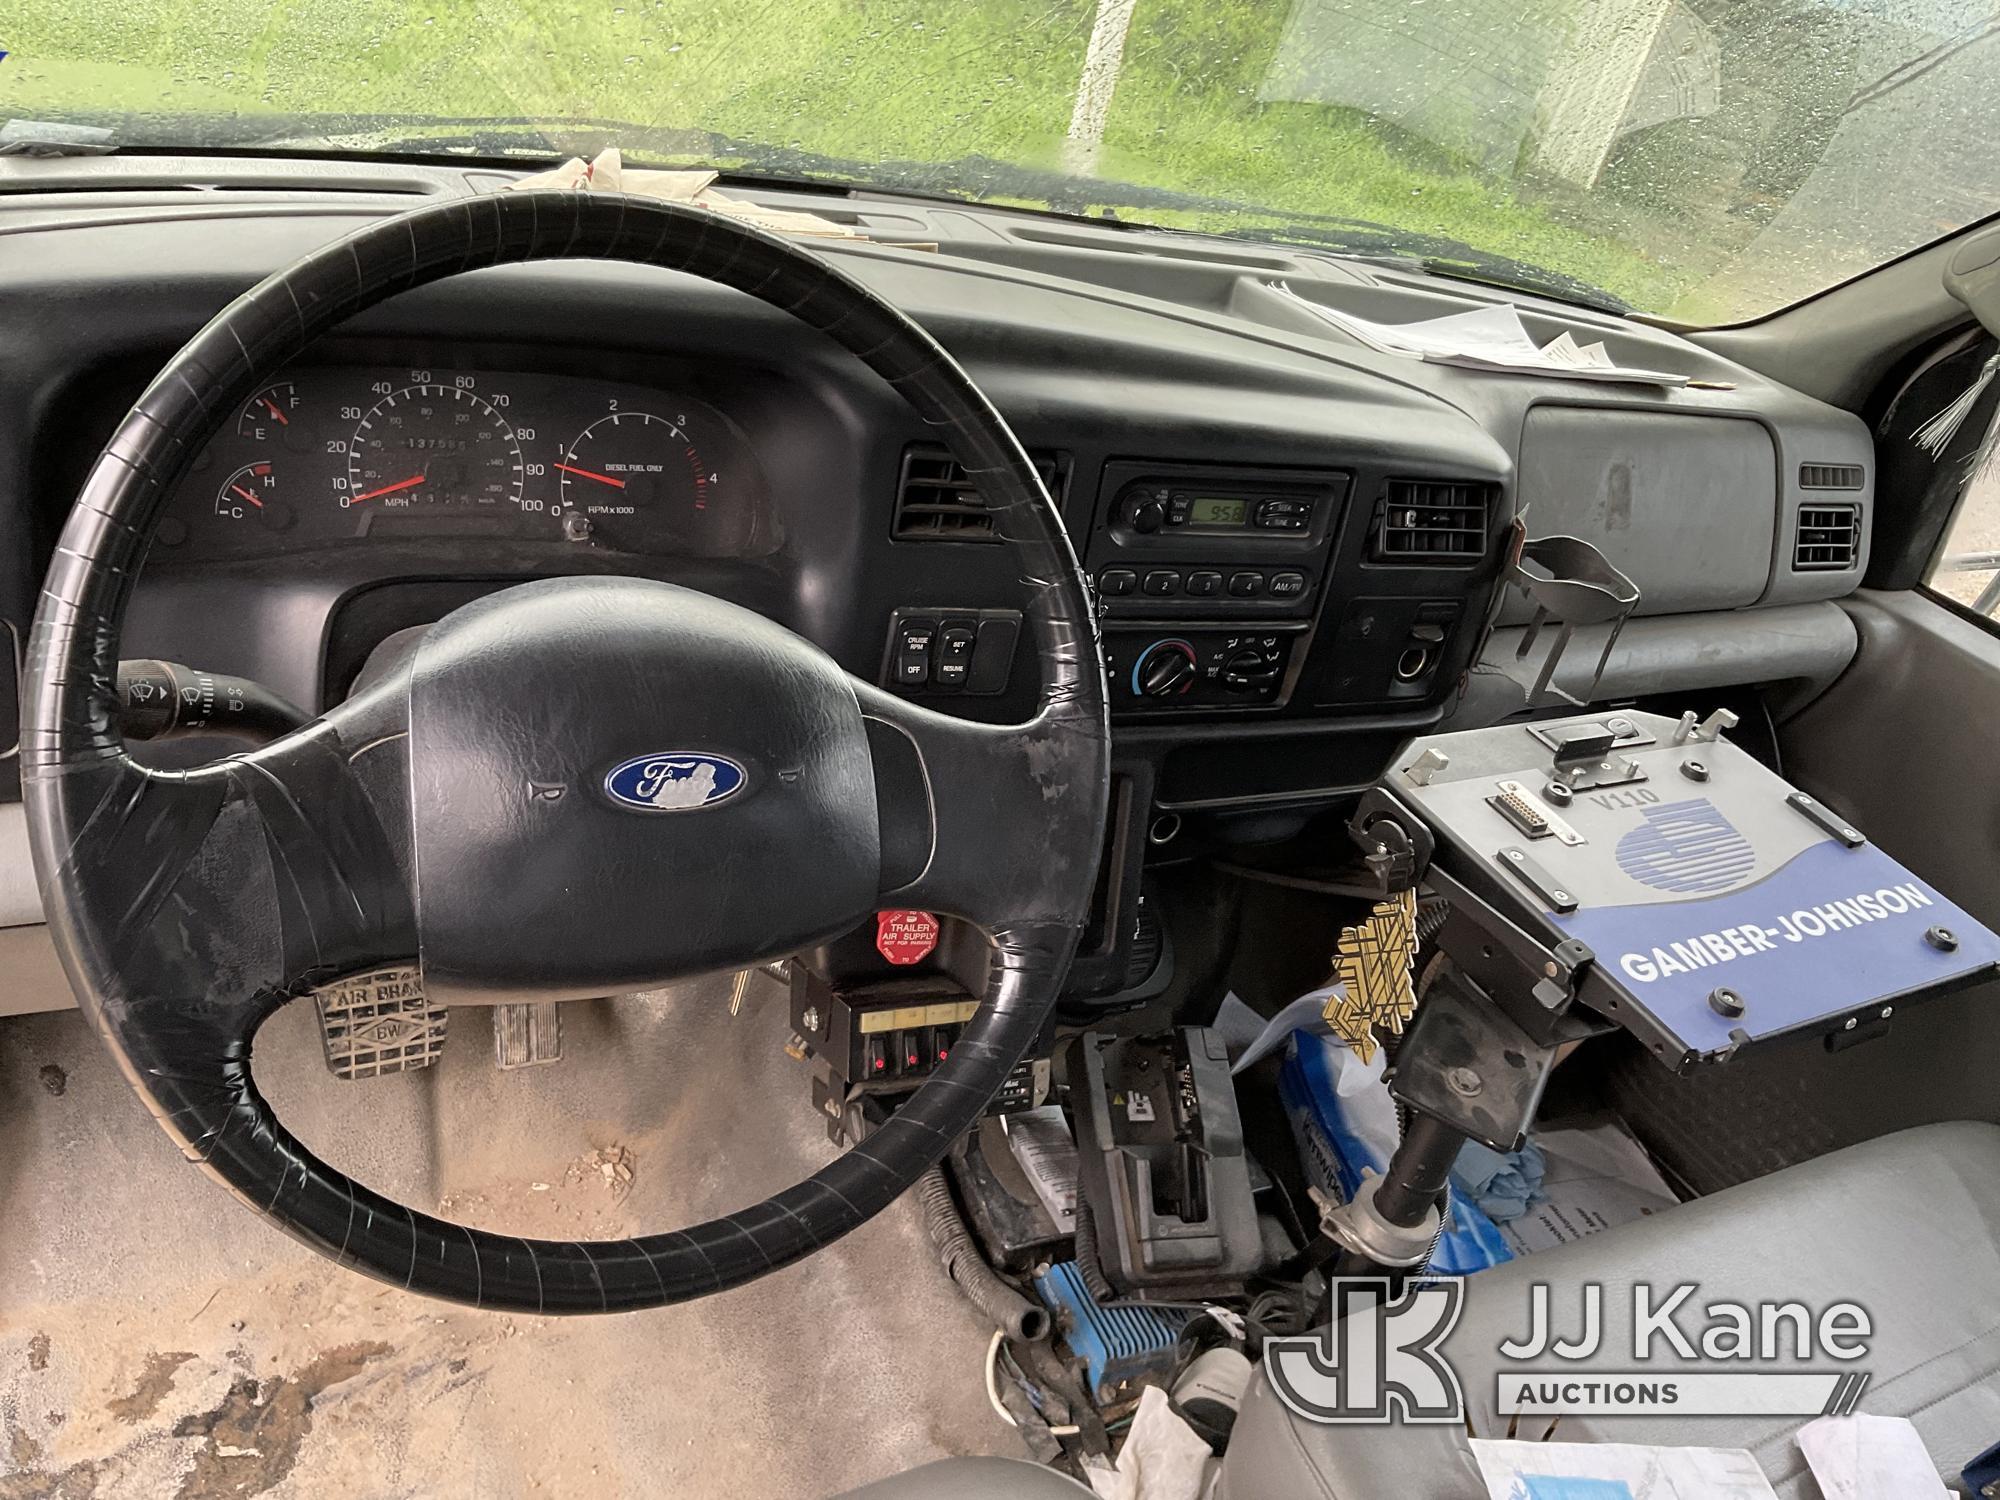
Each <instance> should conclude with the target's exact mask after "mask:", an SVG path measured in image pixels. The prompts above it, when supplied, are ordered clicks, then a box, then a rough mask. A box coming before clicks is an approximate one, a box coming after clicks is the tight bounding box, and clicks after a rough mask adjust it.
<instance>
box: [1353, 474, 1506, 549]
mask: <svg viewBox="0 0 2000 1500" xmlns="http://www.w3.org/2000/svg"><path fill="white" fill-rule="evenodd" d="M1492 500H1493V487H1492V486H1491V485H1485V484H1472V483H1469V482H1467V481H1464V480H1451V479H1392V480H1390V481H1389V485H1388V488H1387V490H1386V491H1385V492H1384V494H1383V497H1382V505H1381V508H1380V509H1379V510H1377V511H1376V513H1375V536H1374V544H1373V547H1372V549H1371V555H1372V556H1373V557H1374V559H1375V561H1376V562H1384V563H1402V564H1407V565H1413V566H1419V567H1428V566H1431V565H1433V564H1436V563H1461V562H1477V561H1479V559H1480V558H1482V557H1484V556H1485V555H1486V527H1487V522H1488V519H1489V511H1490V510H1491V507H1492Z"/></svg>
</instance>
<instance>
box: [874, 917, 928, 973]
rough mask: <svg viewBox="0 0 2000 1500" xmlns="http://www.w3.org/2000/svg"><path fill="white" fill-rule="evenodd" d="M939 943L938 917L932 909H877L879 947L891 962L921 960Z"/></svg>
mask: <svg viewBox="0 0 2000 1500" xmlns="http://www.w3.org/2000/svg"><path fill="white" fill-rule="evenodd" d="M937 944H938V919H937V918H936V917H934V916H932V915H931V914H930V913H929V912H927V911H878V912H877V913H875V947H876V950H877V951H878V952H880V953H881V955H882V956H883V957H884V958H886V959H888V960H889V962H890V963H892V964H914V963H921V962H922V961H923V960H924V959H926V958H929V957H930V955H931V951H932V950H933V949H934V948H936V947H937Z"/></svg>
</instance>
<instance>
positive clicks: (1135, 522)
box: [1132, 499, 1167, 535]
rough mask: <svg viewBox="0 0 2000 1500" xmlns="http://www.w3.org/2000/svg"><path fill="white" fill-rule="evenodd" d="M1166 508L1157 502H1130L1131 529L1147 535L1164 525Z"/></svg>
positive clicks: (1148, 500) (1143, 500) (1147, 500)
mask: <svg viewBox="0 0 2000 1500" xmlns="http://www.w3.org/2000/svg"><path fill="white" fill-rule="evenodd" d="M1166 520H1167V508H1166V506H1164V505H1162V504H1161V503H1160V502H1159V501H1158V500H1151V499H1141V500H1135V501H1133V502H1132V529H1133V530H1134V531H1138V532H1143V533H1146V534H1148V535H1150V534H1151V533H1153V532H1155V531H1158V530H1159V529H1160V528H1161V527H1162V526H1164V525H1165V524H1166Z"/></svg>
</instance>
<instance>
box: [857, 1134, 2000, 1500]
mask: <svg viewBox="0 0 2000 1500" xmlns="http://www.w3.org/2000/svg"><path fill="white" fill-rule="evenodd" d="M1535 1282H1547V1283H1548V1284H1549V1286H1550V1306H1551V1313H1552V1323H1553V1326H1554V1329H1555V1332H1556V1334H1557V1336H1558V1337H1569V1336H1573V1335H1574V1334H1575V1332H1576V1329H1577V1323H1578V1320H1579V1317H1580V1313H1579V1310H1578V1308H1579V1304H1578V1300H1577V1290H1576V1289H1577V1288H1578V1287H1580V1286H1581V1285H1583V1284H1584V1283H1586V1282H1597V1283H1599V1284H1601V1285H1602V1286H1603V1288H1604V1337H1603V1341H1602V1344H1601V1346H1600V1352H1599V1354H1598V1355H1597V1356H1596V1357H1595V1358H1594V1359H1589V1360H1581V1361H1577V1362H1575V1363H1574V1364H1571V1365H1569V1366H1568V1368H1569V1369H1571V1370H1573V1371H1574V1372H1575V1373H1576V1374H1578V1375H1582V1374H1584V1373H1585V1372H1587V1371H1589V1370H1591V1369H1601V1370H1606V1371H1611V1370H1618V1371H1630V1370H1633V1369H1635V1368H1639V1367H1640V1366H1638V1365H1637V1363H1636V1362H1635V1361H1634V1360H1633V1359H1632V1347H1631V1346H1632V1339H1631V1316H1630V1314H1631V1306H1632V1303H1631V1293H1630V1289H1631V1288H1632V1287H1633V1286H1634V1285H1635V1284H1638V1283H1645V1284H1646V1285H1647V1286H1648V1287H1650V1288H1651V1289H1652V1290H1653V1291H1654V1292H1655V1294H1656V1296H1657V1295H1664V1293H1665V1292H1666V1290H1667V1289H1669V1288H1671V1287H1674V1286H1678V1285H1680V1284H1681V1283H1683V1282H1699V1283H1700V1284H1701V1289H1700V1291H1699V1292H1697V1293H1696V1294H1694V1296H1692V1297H1690V1298H1689V1299H1688V1301H1687V1302H1685V1303H1683V1304H1682V1306H1681V1309H1680V1315H1679V1319H1678V1321H1679V1322H1680V1324H1681V1326H1683V1327H1684V1328H1687V1329H1690V1330H1694V1331H1695V1332H1694V1333H1693V1335H1692V1336H1694V1337H1698V1336H1699V1330H1700V1329H1701V1328H1702V1327H1703V1326H1705V1324H1706V1319H1705V1318H1704V1316H1703V1314H1702V1311H1701V1309H1702V1308H1703V1307H1704V1306H1706V1305H1708V1304H1709V1303H1713V1302H1720V1301H1730V1302H1740V1303H1744V1304H1746V1305H1750V1306H1752V1307H1754V1306H1755V1305H1756V1304H1757V1303H1759V1302H1803V1303H1805V1304H1806V1306H1807V1307H1808V1308H1810V1309H1811V1310H1812V1311H1813V1312H1814V1313H1815V1314H1817V1313H1818V1312H1820V1311H1821V1310H1822V1309H1824V1308H1825V1307H1826V1306H1827V1305H1828V1304H1830V1303H1834V1302H1858V1303H1859V1304H1860V1305H1861V1306H1862V1307H1864V1308H1866V1309H1867V1310H1868V1313H1869V1315H1870V1318H1871V1320H1872V1333H1871V1335H1870V1336H1869V1338H1868V1339H1867V1341H1866V1342H1867V1345H1868V1353H1867V1355H1866V1357H1864V1358H1862V1359H1858V1360H1854V1361H1852V1362H1851V1363H1848V1364H1840V1363H1839V1362H1836V1361H1830V1360H1825V1359H1816V1360H1815V1361H1814V1362H1813V1365H1812V1367H1813V1368H1816V1369H1828V1368H1842V1369H1856V1370H1865V1371H1867V1372H1868V1374H1869V1376H1870V1380H1869V1384H1868V1387H1867V1389H1866V1391H1865V1392H1864V1393H1863V1395H1862V1398H1861V1403H1860V1409H1861V1410H1863V1411H1868V1412H1874V1413H1876V1414H1878V1415H1882V1416H1903V1417H1908V1418H1909V1419H1910V1420H1911V1421H1912V1422H1914V1423H1915V1424H1916V1426H1917V1431H1918V1432H1919V1433H1920V1434H1921V1435H1922V1437H1923V1440H1924V1446H1925V1447H1926V1449H1927V1450H1928V1451H1929V1453H1930V1455H1931V1457H1932V1458H1933V1459H1934V1460H1935V1461H1936V1463H1937V1465H1938V1467H1939V1470H1940V1472H1941V1474H1944V1475H1949V1476H1951V1478H1952V1479H1955V1478H1956V1475H1957V1473H1958V1470H1959V1469H1960V1467H1961V1466H1963V1465H1964V1464H1965V1462H1966V1461H1967V1460H1969V1459H1971V1458H1973V1457H1974V1456H1976V1455H1977V1454H1979V1453H1981V1452H1982V1451H1984V1450H1985V1449H1986V1448H1988V1447H1990V1446H1991V1445H1992V1444H1993V1443H1995V1442H2000V1126H1993V1125H1986V1124H1975V1123H1970V1122H1967V1123H1958V1124H1945V1125H1926V1126H1922V1127H1920V1128H1918V1129H1915V1130H1905V1131H1902V1132H1901V1133H1899V1134H1896V1135H1890V1136H1884V1137H1882V1138H1881V1139H1880V1140H1874V1141H1869V1142H1867V1143H1866V1144H1864V1145H1860V1146H1854V1147H1850V1148H1849V1149H1848V1150H1845V1151H1838V1152H1835V1153H1833V1154H1832V1155H1830V1156H1823V1157H1820V1158H1819V1159H1818V1160H1816V1161H1811V1162H1807V1163H1804V1164H1802V1165H1800V1166H1796V1167H1792V1168H1789V1169H1788V1170H1786V1171H1783V1172H1778V1173H1775V1174H1773V1175H1772V1176H1769V1177H1765V1178H1761V1179H1759V1180H1758V1181H1755V1182H1747V1183H1744V1184H1743V1185H1741V1186H1740V1187H1734V1188H1731V1189H1729V1190H1728V1191H1726V1192H1722V1193H1717V1194H1715V1195H1714V1196H1713V1197H1709V1198H1703V1199H1700V1200H1698V1201H1696V1202H1694V1203H1689V1204H1686V1205H1684V1206H1682V1207H1680V1208H1676V1209H1673V1210H1671V1211H1670V1212H1667V1213H1664V1214H1659V1215H1656V1216H1655V1217H1653V1218H1651V1219H1646V1220H1641V1221H1640V1222H1638V1223H1634V1224H1626V1225H1623V1226H1621V1227H1619V1228H1617V1229H1610V1230H1606V1231H1604V1232H1602V1233H1600V1234H1595V1235H1592V1236H1591V1237H1590V1238H1588V1239H1585V1240H1581V1241H1578V1242H1577V1243H1576V1244H1574V1245H1570V1246H1567V1247H1565V1248H1564V1249H1561V1250H1551V1251H1546V1252H1544V1253H1542V1254H1539V1255H1533V1256H1527V1257H1524V1258H1522V1259H1519V1260H1515V1261H1511V1262H1509V1263H1508V1264H1507V1265H1504V1266H1501V1267H1498V1268H1496V1269H1494V1270H1491V1271H1485V1272H1482V1273H1480V1274H1479V1275H1478V1276H1475V1277H1474V1278H1472V1280H1471V1282H1470V1283H1468V1286H1467V1297H1466V1306H1465V1312H1464V1315H1463V1316H1462V1317H1461V1319H1460V1321H1459V1325H1458V1327H1457V1328H1456V1329H1454V1330H1453V1332H1452V1334H1451V1336H1450V1338H1449V1339H1448V1341H1447V1342H1446V1344H1445V1354H1446V1356H1447V1357H1448V1358H1449V1359H1450V1361H1451V1363H1452V1365H1453V1367H1454V1368H1455V1369H1456V1370H1457V1371H1458V1376H1459V1380H1460V1383H1461V1384H1462V1385H1463V1387H1464V1389H1465V1396H1466V1403H1467V1415H1468V1418H1469V1420H1470V1423H1471V1426H1472V1430H1473V1434H1474V1435H1475V1436H1480V1437H1505V1436H1507V1420H1508V1419H1507V1418H1504V1417H1500V1416H1497V1415H1496V1414H1495V1411H1494V1395H1495V1383H1496V1381H1495V1377H1496V1375H1497V1374H1498V1371H1499V1365H1500V1360H1499V1358H1498V1354H1497V1350H1498V1347H1499V1345H1500V1343H1501V1341H1502V1340H1505V1339H1510V1338H1517V1337H1520V1336H1522V1335H1524V1334H1525V1333H1526V1332H1527V1312H1528V1299H1527V1288H1528V1287H1529V1286H1530V1285H1532V1284H1534V1283H1535ZM1655 1348H1656V1349H1658V1350H1661V1351H1662V1352H1664V1349H1665V1346H1664V1344H1656V1345H1655ZM1537 1363H1538V1364H1539V1365H1540V1366H1542V1367H1547V1366H1550V1365H1553V1364H1557V1363H1559V1362H1558V1361H1556V1360H1554V1359H1550V1358H1544V1359H1543V1360H1540V1361H1538V1362H1537ZM1655 1364H1656V1366H1658V1365H1659V1362H1658V1361H1656V1362H1655ZM1672 1368H1673V1369H1674V1370H1677V1371H1686V1370H1690V1369H1703V1368H1707V1369H1734V1370H1737V1371H1743V1370H1748V1369H1756V1368H1759V1366H1757V1365H1755V1364H1747V1363H1743V1362H1723V1363H1718V1364H1706V1365H1705V1364H1701V1363H1695V1364H1687V1365H1683V1364H1681V1363H1680V1362H1679V1361H1675V1362H1674V1364H1673V1367H1672ZM1762 1368H1767V1369H1768V1368H1770V1367H1769V1366H1762ZM1660 1373H1662V1374H1666V1373H1669V1372H1668V1370H1667V1369H1666V1368H1665V1367H1663V1366H1661V1367H1660ZM1808 1420H1809V1419H1808V1418H1804V1417H1703V1418H1687V1417H1582V1416H1573V1417H1564V1418H1562V1419H1561V1421H1560V1422H1559V1423H1558V1424H1557V1426H1556V1430H1555V1432H1554V1433H1553V1434H1550V1433H1548V1432H1547V1424H1546V1419H1542V1418H1523V1419H1522V1423H1521V1430H1520V1431H1518V1432H1517V1433H1516V1434H1515V1435H1516V1436H1517V1437H1521V1438H1525V1439H1536V1438H1541V1437H1544V1436H1552V1437H1553V1438H1555V1439H1556V1440H1559V1441H1567V1442H1619V1443H1665V1444H1693V1445H1702V1446H1709V1447H1725V1448H1747V1449H1749V1450H1750V1452H1751V1453H1753V1454H1754V1455H1755V1456H1756V1458H1757V1461H1758V1462H1759V1463H1760V1464H1761V1465H1763V1468H1764V1472H1765V1473H1766V1474H1767V1475H1768V1476H1769V1477H1770V1480H1771V1485H1772V1487H1773V1488H1774V1489H1775V1490H1776V1491H1777V1492H1778V1494H1779V1496H1780V1497H1782V1500H1819V1497H1820V1492H1819V1488H1818V1486H1817V1485H1816V1484H1815V1482H1814V1480H1813V1478H1812V1475H1811V1472H1810V1471H1809V1470H1808V1469H1807V1468H1806V1465H1805V1459H1804V1458H1803V1456H1802V1455H1801V1454H1800V1453H1799V1449H1798V1445H1797V1444H1796V1443H1795V1442H1793V1440H1792V1437H1793V1434H1794V1433H1796V1432H1797V1431H1798V1429H1799V1428H1800V1427H1802V1426H1804V1425H1805V1423H1806V1422H1807V1421H1808ZM1465 1438H1466V1434H1465V1433H1464V1432H1463V1431H1462V1430H1460V1429H1458V1428H1452V1427H1431V1426H1423V1427H1417V1426H1410V1427H1357V1426H1339V1427H1332V1426H1324V1425H1319V1424H1315V1423H1311V1422H1306V1421H1303V1420H1301V1419H1300V1418H1298V1417H1296V1416H1294V1415H1292V1414H1291V1413H1290V1412H1289V1411H1287V1410H1286V1408H1285V1407H1284V1406H1283V1405H1282V1404H1281V1403H1280V1402H1279V1401H1278V1398H1277V1397H1276V1396H1275V1395H1273V1394H1272V1392H1271V1389H1270V1386H1269V1385H1268V1383H1267V1382H1266V1381H1265V1380H1264V1377H1263V1375H1262V1374H1261V1373H1259V1375H1258V1376H1257V1378H1256V1380H1255V1381H1254V1382H1253V1384H1252V1385H1251V1387H1250V1390H1249V1393H1248V1394H1247V1395H1246V1397H1245V1399H1244V1407H1243V1413H1242V1415H1241V1416H1240V1417H1239V1418H1238V1420H1237V1423H1236V1430H1235V1433H1234V1435H1233V1437H1232V1438H1231V1440H1230V1444H1229V1452H1228V1454H1227V1456H1226V1457H1225V1458H1224V1459H1223V1463H1222V1478H1221V1483H1220V1485H1219V1487H1218V1489H1217V1492H1216V1494H1215V1495H1214V1496H1213V1497H1212V1500H1386V1497H1389V1496H1395V1497H1397V1500H1484V1497H1485V1495H1486V1493H1487V1491H1486V1487H1485V1484H1484V1483H1483V1482H1482V1481H1481V1479H1480V1478H1479V1471H1478V1468H1477V1466H1476V1465H1475V1463H1474V1462H1473V1458H1472V1450H1471V1449H1470V1448H1469V1447H1468V1446H1467V1445H1466V1441H1465ZM903 1486H907V1487H903ZM1088 1493H1089V1491H1087V1490H1083V1489H1081V1487H1080V1486H1075V1485H1072V1484H1071V1483H1070V1481H1068V1480H1066V1479H1063V1478H1062V1477H1061V1476H1059V1475H1057V1474H1054V1473H1053V1472H1051V1471H1049V1470H1046V1469H1035V1468H1032V1467H1030V1466H1027V1465H1023V1464H1016V1463H1013V1462H1011V1461H1007V1460H1001V1459H970V1458H967V1459H948V1460H945V1461H944V1462H942V1463H935V1464H930V1465H927V1466H925V1467H924V1468H921V1469H917V1470H913V1471H912V1472H910V1473H908V1474H903V1475H898V1476H897V1477H895V1478H894V1479H890V1480H886V1481H884V1482H883V1483H881V1484H878V1485H874V1486H871V1487H868V1488H865V1489H862V1490H857V1491H855V1492H854V1493H853V1494H852V1495H851V1496H850V1497H848V1500H918V1497H937V1500H1043V1497H1048V1500H1058V1497H1065V1496H1074V1495H1077V1494H1088Z"/></svg>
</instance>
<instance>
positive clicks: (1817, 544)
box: [1792, 505, 1861, 573]
mask: <svg viewBox="0 0 2000 1500" xmlns="http://www.w3.org/2000/svg"><path fill="white" fill-rule="evenodd" d="M1860 559H1861V507H1860V506H1858V505H1801V506H1800V507H1799V536H1798V540H1797V541H1796V542H1794V543H1793V544H1792V571H1793V572H1794V573H1839V572H1844V571H1846V570H1847V569H1849V568H1852V567H1853V566H1854V565H1855V563H1857V562H1859V561H1860Z"/></svg>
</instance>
